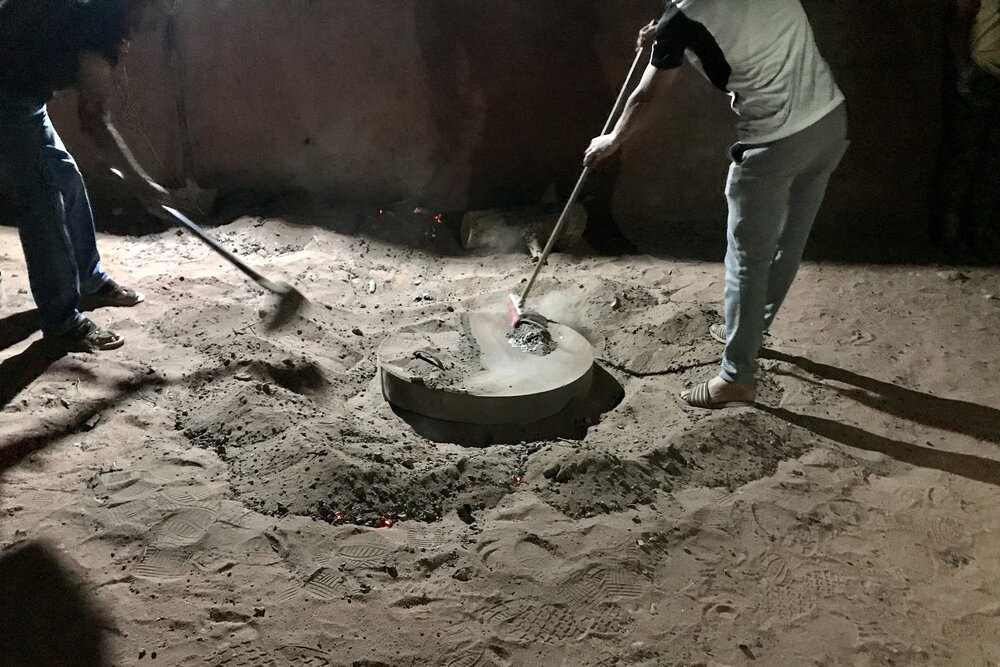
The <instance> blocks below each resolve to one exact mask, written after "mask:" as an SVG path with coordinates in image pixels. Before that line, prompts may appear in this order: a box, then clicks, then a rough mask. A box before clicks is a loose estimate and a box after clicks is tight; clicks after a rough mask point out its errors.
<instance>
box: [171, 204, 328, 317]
mask: <svg viewBox="0 0 1000 667" xmlns="http://www.w3.org/2000/svg"><path fill="white" fill-rule="evenodd" d="M160 209H162V211H163V213H164V214H165V215H166V216H168V217H169V219H170V220H171V221H173V222H176V223H177V224H179V225H180V226H181V227H184V228H185V229H187V230H188V231H189V232H191V233H192V234H194V235H195V236H196V237H197V238H198V240H200V241H201V242H202V243H204V244H205V245H207V246H208V247H209V248H211V249H212V250H214V251H215V252H217V253H218V254H219V255H221V256H222V257H223V258H224V259H226V260H227V261H228V262H229V263H230V264H232V265H233V266H235V267H236V268H237V269H239V270H240V271H242V272H243V273H244V274H246V275H247V276H248V277H249V278H250V279H251V280H253V281H254V282H255V283H257V284H258V285H260V286H261V287H263V288H264V289H266V290H267V291H268V292H271V293H272V294H276V295H277V296H278V299H279V301H278V309H277V310H276V311H275V313H274V316H273V317H272V318H271V321H270V322H269V323H268V324H267V328H268V329H269V330H273V329H277V328H279V327H281V326H282V325H284V324H285V323H287V322H288V321H289V320H290V319H292V318H293V317H294V316H295V315H296V314H297V313H298V312H299V311H300V310H301V309H302V307H303V306H305V304H306V303H307V302H308V299H306V297H305V296H303V294H302V293H301V292H299V291H298V290H297V289H295V288H294V287H292V286H291V285H289V284H288V283H280V282H275V281H273V280H271V279H269V278H266V277H265V276H264V275H262V274H261V273H259V272H258V271H256V270H255V269H253V268H252V267H251V266H250V265H248V264H247V263H246V262H244V261H243V260H242V259H240V258H239V257H237V256H236V255H234V254H233V253H232V252H231V251H229V250H228V249H226V248H224V247H223V246H222V245H221V244H220V243H219V242H218V241H216V240H215V239H213V238H212V237H211V236H209V235H208V234H206V233H205V231H204V230H203V229H201V227H199V226H198V225H196V224H194V222H192V221H191V219H190V218H188V217H187V216H186V215H184V214H183V213H181V212H180V211H178V210H177V209H175V208H172V207H170V206H166V205H164V204H161V205H160Z"/></svg>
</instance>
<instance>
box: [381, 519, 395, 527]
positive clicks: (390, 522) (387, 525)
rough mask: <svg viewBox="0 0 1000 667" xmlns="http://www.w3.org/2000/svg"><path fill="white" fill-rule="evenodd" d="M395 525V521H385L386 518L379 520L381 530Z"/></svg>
mask: <svg viewBox="0 0 1000 667" xmlns="http://www.w3.org/2000/svg"><path fill="white" fill-rule="evenodd" d="M393 523H394V522H393V520H392V519H385V518H382V519H379V520H378V527H379V528H392V524H393Z"/></svg>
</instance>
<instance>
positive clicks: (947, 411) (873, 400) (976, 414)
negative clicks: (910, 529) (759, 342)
mask: <svg viewBox="0 0 1000 667" xmlns="http://www.w3.org/2000/svg"><path fill="white" fill-rule="evenodd" d="M761 357H762V358H764V359H770V360H773V361H780V362H783V363H788V364H792V365H794V366H798V367H799V368H801V369H802V370H804V371H806V372H807V373H810V374H812V375H815V376H817V377H821V378H824V379H826V380H832V381H834V382H840V383H843V384H847V385H851V386H852V387H854V388H853V389H851V388H844V387H836V386H830V385H824V386H825V387H828V388H830V389H833V390H834V391H836V392H837V393H838V394H840V395H842V396H844V397H846V398H850V399H852V400H854V401H857V402H858V403H861V404H862V405H865V406H868V407H870V408H873V409H875V410H880V411H882V412H885V413H888V414H890V415H893V416H894V417H898V418H900V419H905V420H908V421H913V422H916V423H918V424H923V425H924V426H930V427H932V428H939V429H943V430H946V431H952V432H953V433H959V434H962V435H967V436H971V437H973V438H977V439H979V440H985V441H987V442H992V443H995V444H1000V410H997V409H995V408H991V407H988V406H985V405H979V404H977V403H971V402H968V401H959V400H955V399H950V398H941V397H939V396H934V395H933V394H926V393H924V392H920V391H916V390H913V389H907V388H905V387H900V386H899V385H895V384H892V383H890V382H884V381H882V380H876V379H874V378H870V377H867V376H864V375H859V374H857V373H854V372H852V371H847V370H844V369H842V368H837V367H836V366H830V365H828V364H823V363H819V362H815V361H812V360H810V359H806V358H805V357H799V356H794V355H790V354H785V353H784V352H778V351H777V350H772V349H764V350H762V351H761ZM780 372H781V371H779V373H780Z"/></svg>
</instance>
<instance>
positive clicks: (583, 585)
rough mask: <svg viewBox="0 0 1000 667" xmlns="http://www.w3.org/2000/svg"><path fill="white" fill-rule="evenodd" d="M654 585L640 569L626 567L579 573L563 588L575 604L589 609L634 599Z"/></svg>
mask: <svg viewBox="0 0 1000 667" xmlns="http://www.w3.org/2000/svg"><path fill="white" fill-rule="evenodd" d="M650 586H651V584H650V583H649V582H648V581H647V580H646V579H645V577H644V576H643V575H642V574H641V573H640V572H639V571H638V569H637V568H633V567H629V566H627V565H621V566H611V567H603V566H602V567H597V568H592V569H589V570H584V571H582V572H577V573H576V574H574V575H572V576H571V577H570V578H569V579H567V580H566V581H564V582H563V583H562V584H561V586H560V588H561V589H562V591H563V594H564V595H565V597H566V598H567V599H568V600H569V601H570V602H571V603H573V604H575V605H578V606H580V607H583V608H584V609H589V608H592V607H596V606H599V605H604V604H607V603H610V602H617V601H620V600H634V599H636V598H640V597H642V594H643V593H644V592H645V591H646V590H647V589H648V588H650Z"/></svg>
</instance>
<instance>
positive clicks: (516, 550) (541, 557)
mask: <svg viewBox="0 0 1000 667" xmlns="http://www.w3.org/2000/svg"><path fill="white" fill-rule="evenodd" d="M476 551H477V552H478V553H479V557H480V558H481V559H482V561H483V562H484V563H486V564H487V565H489V566H490V567H500V568H502V569H504V570H514V571H516V572H520V573H524V574H528V575H531V576H533V577H539V576H541V575H547V574H550V573H553V572H558V571H559V570H560V567H559V566H560V564H561V561H562V559H561V558H560V556H559V555H558V553H557V549H556V547H555V546H553V545H552V544H549V543H548V542H547V541H545V540H544V539H542V538H541V537H539V536H538V535H531V534H529V535H522V536H518V537H516V538H513V539H511V538H500V539H486V540H483V541H482V542H480V543H479V544H478V545H476Z"/></svg>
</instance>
